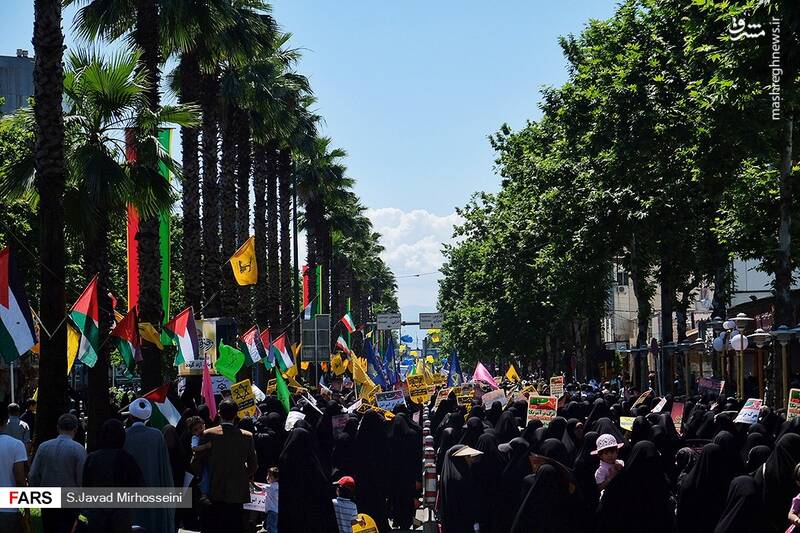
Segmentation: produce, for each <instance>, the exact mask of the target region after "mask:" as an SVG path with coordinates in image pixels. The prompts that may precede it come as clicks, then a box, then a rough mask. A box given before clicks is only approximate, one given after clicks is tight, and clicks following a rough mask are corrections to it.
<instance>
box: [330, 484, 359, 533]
mask: <svg viewBox="0 0 800 533" xmlns="http://www.w3.org/2000/svg"><path fill="white" fill-rule="evenodd" d="M334 485H335V486H336V497H335V498H334V499H333V512H334V513H335V514H336V524H337V525H338V526H339V533H353V524H357V523H358V508H357V507H356V504H355V502H353V499H352V498H353V492H355V490H356V482H355V480H354V479H353V478H352V477H350V476H344V477H342V478H341V479H339V481H337V482H336V483H334Z"/></svg>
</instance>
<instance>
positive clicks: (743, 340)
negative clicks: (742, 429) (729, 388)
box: [725, 313, 755, 399]
mask: <svg viewBox="0 0 800 533" xmlns="http://www.w3.org/2000/svg"><path fill="white" fill-rule="evenodd" d="M731 322H733V324H734V325H735V326H736V329H737V330H738V331H734V332H733V336H732V337H731V347H733V349H734V350H736V352H737V353H738V355H739V357H738V364H737V365H736V367H737V368H736V392H737V394H738V395H739V398H741V399H744V351H745V350H746V349H747V346H748V344H749V342H748V340H747V337H745V336H744V332H745V331H747V327H748V326H750V325H752V324H754V323H755V319H753V318H750V317H749V316H747V315H746V314H744V313H739V314H738V315H736V316H735V317H733V318H729V319H728V320H726V321H725V323H726V324H727V325H728V326H729V325H730V323H731ZM726 329H727V326H726Z"/></svg>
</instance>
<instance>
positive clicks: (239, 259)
mask: <svg viewBox="0 0 800 533" xmlns="http://www.w3.org/2000/svg"><path fill="white" fill-rule="evenodd" d="M230 263H231V268H232V269H233V277H234V278H236V283H238V284H239V285H255V284H256V282H257V281H258V264H256V238H255V237H250V238H249V239H247V240H246V241H245V243H244V244H243V245H242V246H241V247H240V248H239V249H238V250H236V253H235V254H233V257H231V259H230Z"/></svg>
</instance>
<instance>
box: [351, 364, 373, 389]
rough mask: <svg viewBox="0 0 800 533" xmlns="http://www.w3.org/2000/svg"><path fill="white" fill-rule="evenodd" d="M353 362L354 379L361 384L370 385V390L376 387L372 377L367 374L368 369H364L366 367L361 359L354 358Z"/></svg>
mask: <svg viewBox="0 0 800 533" xmlns="http://www.w3.org/2000/svg"><path fill="white" fill-rule="evenodd" d="M352 364H353V381H355V382H356V383H358V384H359V385H363V386H365V387H369V388H370V390H372V389H374V388H375V383H373V382H372V380H371V379H370V377H369V376H368V375H367V371H366V370H364V368H365V367H364V366H363V365H362V363H361V361H359V360H358V358H354V359H353V360H352Z"/></svg>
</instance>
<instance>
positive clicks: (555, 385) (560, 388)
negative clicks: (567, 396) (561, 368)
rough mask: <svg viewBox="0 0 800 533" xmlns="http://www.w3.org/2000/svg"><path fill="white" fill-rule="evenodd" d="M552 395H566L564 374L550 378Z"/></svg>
mask: <svg viewBox="0 0 800 533" xmlns="http://www.w3.org/2000/svg"><path fill="white" fill-rule="evenodd" d="M550 395H551V396H555V397H556V398H558V397H559V396H563V395H564V376H553V377H552V378H550Z"/></svg>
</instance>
